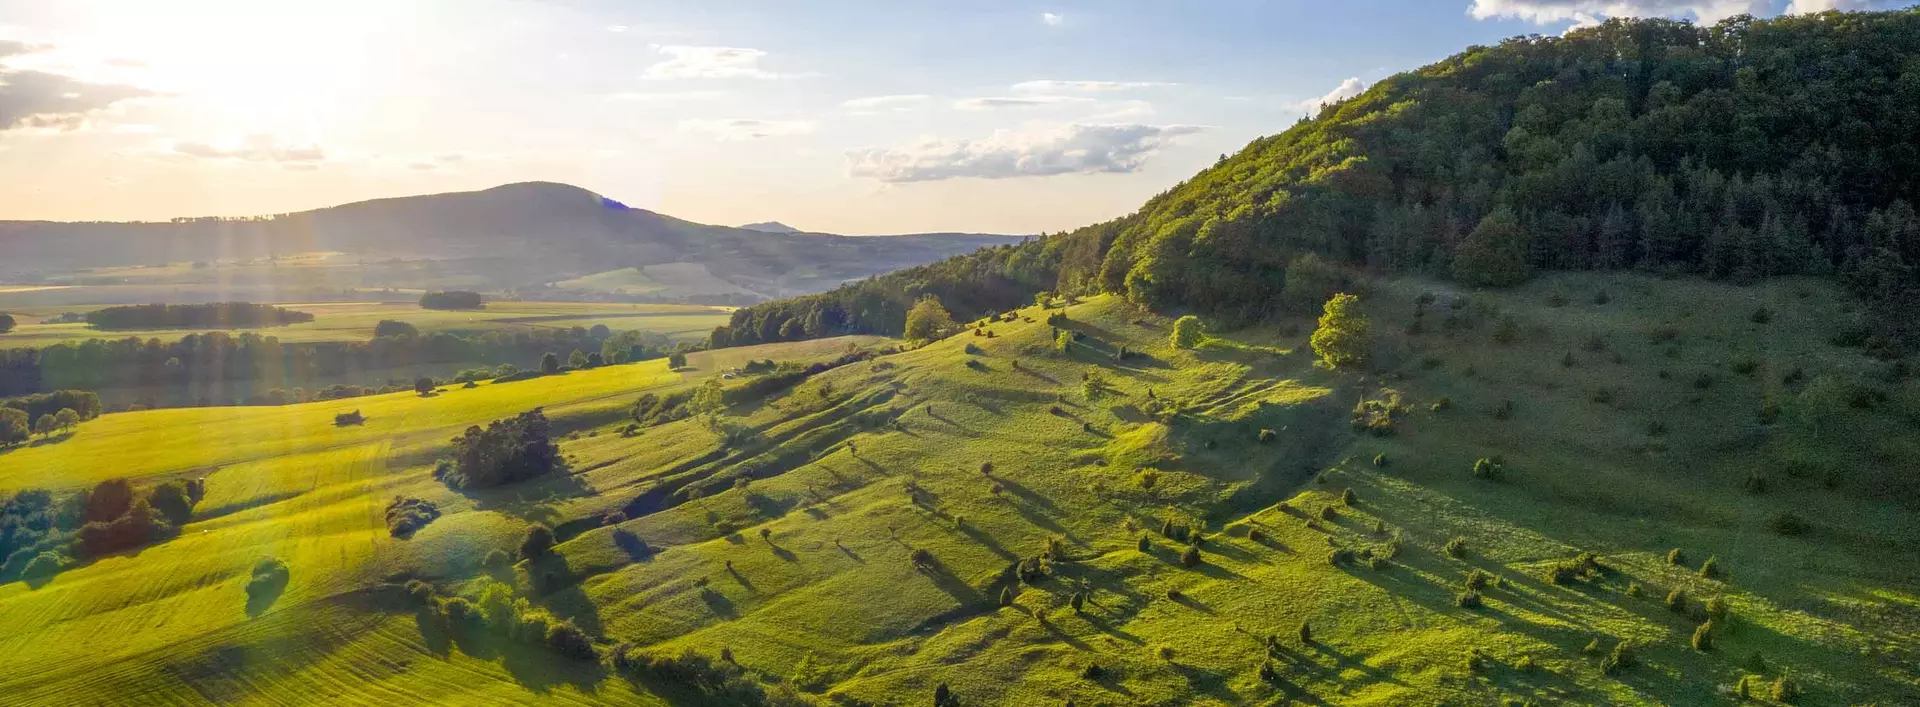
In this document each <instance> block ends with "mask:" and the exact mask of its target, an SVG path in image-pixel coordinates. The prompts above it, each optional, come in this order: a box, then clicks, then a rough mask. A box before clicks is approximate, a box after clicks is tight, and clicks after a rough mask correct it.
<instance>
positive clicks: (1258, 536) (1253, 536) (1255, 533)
mask: <svg viewBox="0 0 1920 707" xmlns="http://www.w3.org/2000/svg"><path fill="white" fill-rule="evenodd" d="M1141 539H1143V540H1144V539H1145V538H1144V537H1143V538H1141ZM1247 539H1248V540H1252V541H1254V542H1260V541H1262V540H1265V539H1267V534H1266V533H1264V532H1261V530H1260V529H1259V528H1248V529H1247Z"/></svg>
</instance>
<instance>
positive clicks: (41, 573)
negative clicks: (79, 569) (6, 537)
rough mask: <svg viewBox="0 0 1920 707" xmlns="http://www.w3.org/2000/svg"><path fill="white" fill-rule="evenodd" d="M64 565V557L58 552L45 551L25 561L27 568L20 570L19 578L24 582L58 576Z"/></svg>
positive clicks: (65, 560)
mask: <svg viewBox="0 0 1920 707" xmlns="http://www.w3.org/2000/svg"><path fill="white" fill-rule="evenodd" d="M21 552H31V550H22V551H21ZM8 564H12V563H8ZM66 565H67V558H66V557H65V556H63V555H61V554H60V553H58V552H54V551H52V550H47V551H45V552H41V553H40V554H37V555H34V556H33V559H31V560H28V561H27V566H26V567H25V568H23V569H21V570H20V578H21V579H25V580H42V579H46V578H48V577H52V576H54V575H56V574H59V573H60V570H61V569H62V568H64V567H66Z"/></svg>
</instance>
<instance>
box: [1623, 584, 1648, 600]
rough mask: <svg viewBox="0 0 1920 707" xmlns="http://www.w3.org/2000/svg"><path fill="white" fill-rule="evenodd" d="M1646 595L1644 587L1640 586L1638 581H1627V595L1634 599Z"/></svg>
mask: <svg viewBox="0 0 1920 707" xmlns="http://www.w3.org/2000/svg"><path fill="white" fill-rule="evenodd" d="M1646 595H1647V590H1646V588H1644V587H1641V586H1640V583H1639V582H1628V583H1627V596H1630V597H1633V598H1635V599H1639V598H1640V597H1643V596H1646Z"/></svg>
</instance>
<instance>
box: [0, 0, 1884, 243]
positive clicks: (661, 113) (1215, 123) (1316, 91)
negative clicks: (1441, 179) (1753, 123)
mask: <svg viewBox="0 0 1920 707" xmlns="http://www.w3.org/2000/svg"><path fill="white" fill-rule="evenodd" d="M1904 4H1906V3H1904V2H1901V3H1895V2H1874V1H1872V0H1420V1H1412V0H1397V1H1390V0H1353V1H1347V2H1318V1H1308V0H1266V1H1256V0H1225V1H1221V2H1206V3H1200V2H1192V3H1178V2H1164V1H1162V2H1133V1H1123V0H1113V1H1107V2H1041V3H1035V2H1011V1H1004V2H967V3H950V2H931V1H928V2H904V1H895V2H880V1H871V2H868V1H861V2H851V1H843V2H807V3H800V2H791V1H785V2H782V1H775V0H767V1H759V2H750V1H738V2H731V1H723V0H706V1H702V2H690V1H689V2H636V1H631V0H626V1H615V0H545V1H535V0H517V1H506V0H457V1H456V0H334V1H332V2H325V3H320V2H313V3H291V2H279V1H277V0H173V1H170V2H149V1H146V0H62V1H61V2H58V3H49V2H45V1H44V0H0V181H4V182H5V183H7V184H11V185H26V186H25V187H24V188H19V189H10V190H6V192H7V193H4V194H0V218H4V219H18V218H46V219H61V220H81V219H109V220H124V219H164V218H168V217H172V216H183V215H213V214H218V215H249V214H261V213H274V212H281V211H289V210H297V209H305V208H312V207H316V206H324V205H328V204H334V203H341V202H346V201H353V200H358V199H367V198H376V197H383V196H394V195H403V194H418V193H430V192H440V191H453V190H463V189H476V188H485V187H488V186H493V185H496V184H501V183H506V182H515V181H528V180H549V181H559V182H566V183H571V184H576V185H579V186H582V187H586V188H589V189H592V190H594V191H597V192H600V193H602V194H605V195H607V196H610V197H613V198H616V199H619V200H621V201H623V202H626V203H629V204H632V205H635V206H641V207H644V208H650V209H655V210H658V211H662V212H665V213H668V214H672V215H675V216H679V217H682V218H688V219H692V220H696V221H703V222H709V223H723V224H738V223H745V222H750V221H761V220H779V221H783V222H786V223H789V224H792V225H794V226H798V227H801V228H805V229H810V230H820V231H833V232H842V233H902V232H918V231H946V230H958V231H991V232H1008V233H1027V232H1039V231H1054V230H1061V229H1068V228H1073V227H1076V226H1081V225H1085V224H1087V223H1091V222H1095V221H1099V220H1104V219H1108V218H1112V217H1115V216H1119V215H1121V214H1124V213H1126V212H1128V211H1130V210H1131V209H1133V208H1134V207H1136V206H1138V205H1139V204H1140V202H1141V201H1143V200H1144V199H1146V198H1147V197H1149V196H1151V195H1152V194H1154V193H1156V192H1159V191H1161V190H1164V189H1166V188H1167V187H1169V186H1171V185H1173V184H1175V183H1177V182H1178V181H1180V180H1181V179H1184V178H1185V177H1187V176H1189V175H1191V174H1192V173H1193V172H1195V171H1196V170H1198V169H1200V168H1202V167H1204V166H1205V165H1207V164H1209V163H1211V162H1212V161H1213V159H1215V158H1216V157H1217V156H1218V155H1219V154H1221V153H1224V152H1232V151H1234V150H1236V149H1238V148H1239V147H1240V146H1242V145H1244V144H1246V142H1247V141H1248V140H1251V139H1253V138H1255V137H1258V136H1260V135H1265V134H1271V133H1274V132H1278V131H1280V130H1284V129H1285V128H1286V127H1287V126H1289V125H1291V124H1292V123H1293V122H1294V121H1296V120H1298V119H1299V117H1300V116H1301V115H1302V114H1303V113H1304V112H1305V111H1307V110H1308V109H1309V108H1311V107H1312V106H1313V105H1315V104H1316V103H1317V102H1318V101H1319V100H1321V99H1323V98H1326V97H1329V96H1331V97H1336V98H1337V97H1339V96H1342V95H1345V94H1347V93H1350V92H1352V91H1354V90H1357V89H1358V88H1360V87H1363V86H1365V85H1367V84H1370V83H1372V82H1374V81H1377V80H1379V79H1380V78H1383V77H1385V76H1388V75H1391V74H1393V73H1395V72H1398V71H1403V70H1407V69H1411V68H1414V67H1417V66H1420V65H1422V64H1425V63H1428V62H1431V61H1434V60H1437V59H1440V58H1442V57H1445V56H1447V55H1449V54H1452V53H1454V52H1457V51H1459V50H1460V49H1462V48H1464V47H1466V46H1467V45H1470V44H1476V43H1478V44H1488V43H1493V42H1497V41H1498V40H1500V39H1501V38H1503V37H1508V36H1512V35H1516V34H1528V33H1541V34H1557V33H1560V32H1563V31H1565V30H1566V29H1567V28H1569V27H1572V26H1575V25H1577V24H1581V23H1586V22H1592V21H1597V20H1599V19H1604V18H1606V17H1611V16H1656V15H1657V16H1669V17H1679V18H1689V19H1698V20H1707V21H1712V20H1717V19H1719V18H1721V17H1724V16H1727V15H1731V14H1736V13H1739V12H1751V13H1754V14H1760V15H1768V14H1776V13H1779V12H1804V11H1817V10H1825V9H1870V8H1879V7H1888V6H1893V5H1904Z"/></svg>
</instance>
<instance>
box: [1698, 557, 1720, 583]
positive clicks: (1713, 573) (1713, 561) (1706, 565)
mask: <svg viewBox="0 0 1920 707" xmlns="http://www.w3.org/2000/svg"><path fill="white" fill-rule="evenodd" d="M1720 574H1721V573H1720V558H1719V557H1716V556H1713V555H1708V556H1707V561H1706V562H1703V563H1700V576H1702V577H1705V578H1707V579H1719V578H1720Z"/></svg>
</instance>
